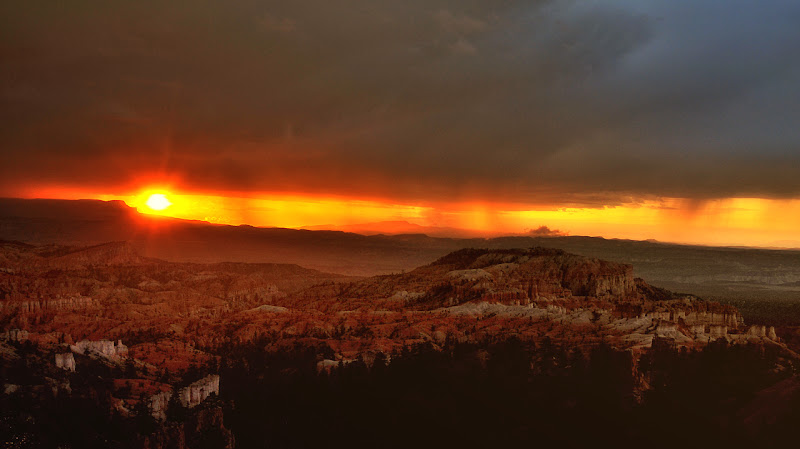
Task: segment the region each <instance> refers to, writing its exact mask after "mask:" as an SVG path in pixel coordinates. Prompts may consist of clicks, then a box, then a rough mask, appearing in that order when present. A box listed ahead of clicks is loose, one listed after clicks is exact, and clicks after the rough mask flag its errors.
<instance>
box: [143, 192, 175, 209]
mask: <svg viewBox="0 0 800 449" xmlns="http://www.w3.org/2000/svg"><path fill="white" fill-rule="evenodd" d="M145 204H146V205H147V207H149V208H150V209H153V210H164V209H166V208H168V207H170V206H172V203H171V202H170V201H169V199H167V197H166V196H164V195H163V194H161V193H154V194H152V195H150V197H149V198H147V202H146V203H145Z"/></svg>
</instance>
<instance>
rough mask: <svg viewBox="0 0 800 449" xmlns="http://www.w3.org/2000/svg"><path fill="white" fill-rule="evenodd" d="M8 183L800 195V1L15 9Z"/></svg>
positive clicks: (6, 79)
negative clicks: (148, 181) (169, 181)
mask: <svg viewBox="0 0 800 449" xmlns="http://www.w3.org/2000/svg"><path fill="white" fill-rule="evenodd" d="M0 33H1V35H2V43H1V44H0V45H1V46H0V52H1V53H0V57H1V58H2V67H3V70H2V71H0V80H1V82H2V90H1V91H0V101H1V102H2V109H1V110H0V119H2V123H1V124H0V134H1V135H0V146H1V147H0V150H1V151H2V158H3V164H2V167H0V176H2V180H0V188H2V189H6V190H8V189H9V188H10V187H11V186H13V185H15V184H32V183H33V184H35V183H58V184H74V185H81V186H115V185H131V184H132V183H135V182H137V181H138V180H140V179H141V178H142V177H143V176H147V175H151V174H155V175H158V174H163V175H165V176H170V177H178V178H181V179H182V182H183V184H184V185H185V186H187V187H195V188H204V189H225V190H270V191H272V190H285V191H308V192H327V193H338V194H358V195H369V196H388V197H395V198H398V199H411V198H413V199H431V200H440V199H454V198H459V199H461V198H471V197H476V196H477V197H481V198H485V199H495V200H503V201H523V202H551V203H560V204H609V203H615V202H620V201H631V200H633V199H635V198H637V197H643V196H650V195H667V196H679V197H689V198H701V199H702V198H712V197H724V196H731V195H756V196H766V197H786V196H796V195H798V194H800V182H799V181H798V179H800V132H798V131H797V124H798V122H800V88H798V87H797V86H800V58H797V57H796V55H798V54H800V5H798V4H797V3H796V2H793V1H761V2H757V3H756V2H752V1H743V0H731V1H726V2H719V1H715V0H702V1H698V0H694V1H688V0H687V1H658V2H656V1H646V0H645V1H642V0H638V1H634V0H629V1H622V0H620V1H592V2H589V1H538V2H536V1H533V2H532V1H514V0H511V1H477V0H473V1H456V0H452V1H438V0H426V1H406V2H396V1H376V0H371V1H347V2H330V1H321V0H319V1H294V2H278V1H245V2H214V1H193V2H163V1H158V2H155V1H150V2H148V1H138V2H113V1H94V2H91V1H76V2H5V3H4V5H3V6H2V18H0Z"/></svg>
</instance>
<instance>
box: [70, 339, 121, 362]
mask: <svg viewBox="0 0 800 449" xmlns="http://www.w3.org/2000/svg"><path fill="white" fill-rule="evenodd" d="M70 349H71V350H72V352H74V353H76V354H97V355H101V356H103V357H108V358H112V357H119V356H122V355H124V354H126V353H127V352H128V347H127V346H125V345H124V344H122V340H117V342H116V343H115V342H113V341H111V340H98V341H91V340H81V341H79V342H77V343H75V344H74V345H72V346H70Z"/></svg>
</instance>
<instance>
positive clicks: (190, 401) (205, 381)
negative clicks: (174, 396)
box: [178, 374, 219, 408]
mask: <svg viewBox="0 0 800 449" xmlns="http://www.w3.org/2000/svg"><path fill="white" fill-rule="evenodd" d="M212 394H216V395H219V376H218V375H216V374H212V375H210V376H206V377H204V378H202V379H200V380H198V381H197V382H193V383H192V384H191V385H189V386H187V387H185V388H181V389H180V390H179V391H178V399H180V401H181V405H183V406H184V407H186V408H192V407H195V406H197V405H200V403H201V402H203V401H205V400H206V399H207V398H208V397H209V396H211V395H212Z"/></svg>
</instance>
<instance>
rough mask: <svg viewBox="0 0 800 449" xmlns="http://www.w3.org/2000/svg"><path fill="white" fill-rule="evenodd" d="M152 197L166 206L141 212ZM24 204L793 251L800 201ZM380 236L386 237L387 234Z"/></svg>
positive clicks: (267, 197)
mask: <svg viewBox="0 0 800 449" xmlns="http://www.w3.org/2000/svg"><path fill="white" fill-rule="evenodd" d="M154 194H161V195H163V196H164V197H165V198H164V199H168V201H169V202H170V203H171V205H170V206H169V207H165V208H162V209H161V210H158V209H157V208H152V207H150V206H148V201H149V200H150V199H151V198H152V197H153V195H154ZM25 196H26V197H40V198H41V197H49V198H64V199H78V198H95V199H101V200H122V201H124V202H125V203H126V204H128V205H129V206H131V207H134V208H136V209H137V210H138V211H139V212H140V213H145V214H150V215H161V216H166V217H174V218H180V219H187V220H202V221H207V222H210V223H217V224H228V225H242V224H247V225H252V226H265V227H286V228H301V227H312V226H320V225H326V226H328V227H331V228H335V227H336V226H346V225H354V224H364V223H375V222H382V221H407V222H409V223H411V224H414V225H419V226H432V227H442V228H458V229H464V230H469V231H473V234H475V235H481V236H485V237H492V236H499V235H524V234H526V233H527V232H528V231H530V230H532V229H536V228H538V227H540V226H548V227H549V228H551V229H554V230H555V229H558V230H560V231H563V232H566V233H568V234H570V235H588V236H602V237H605V238H624V239H633V240H646V239H655V240H659V241H663V242H675V243H688V244H699V245H719V246H730V245H740V246H765V247H793V248H800V229H798V228H797V226H796V223H798V222H800V199H786V200H775V199H760V198H727V199H718V200H709V201H701V202H698V201H696V200H695V201H689V200H686V199H680V198H661V199H654V200H646V201H641V202H637V203H632V204H623V205H619V206H606V207H600V208H580V207H562V208H558V207H549V208H548V207H541V206H538V207H537V206H531V205H524V204H501V203H490V202H480V203H477V202H453V203H445V202H440V203H436V204H430V203H429V204H402V203H399V202H392V201H381V200H364V199H357V198H341V197H324V196H315V195H302V194H295V195H291V194H286V193H260V194H257V195H253V196H249V197H246V196H243V195H237V196H233V195H231V196H227V195H225V194H204V193H180V192H179V191H178V189H175V188H173V187H171V186H158V187H152V188H148V189H145V190H142V191H140V192H139V193H135V194H127V195H125V194H123V195H118V194H117V195H111V194H90V193H88V192H74V191H73V192H65V191H49V192H44V191H39V192H37V194H35V195H25ZM387 232H388V231H387Z"/></svg>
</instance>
